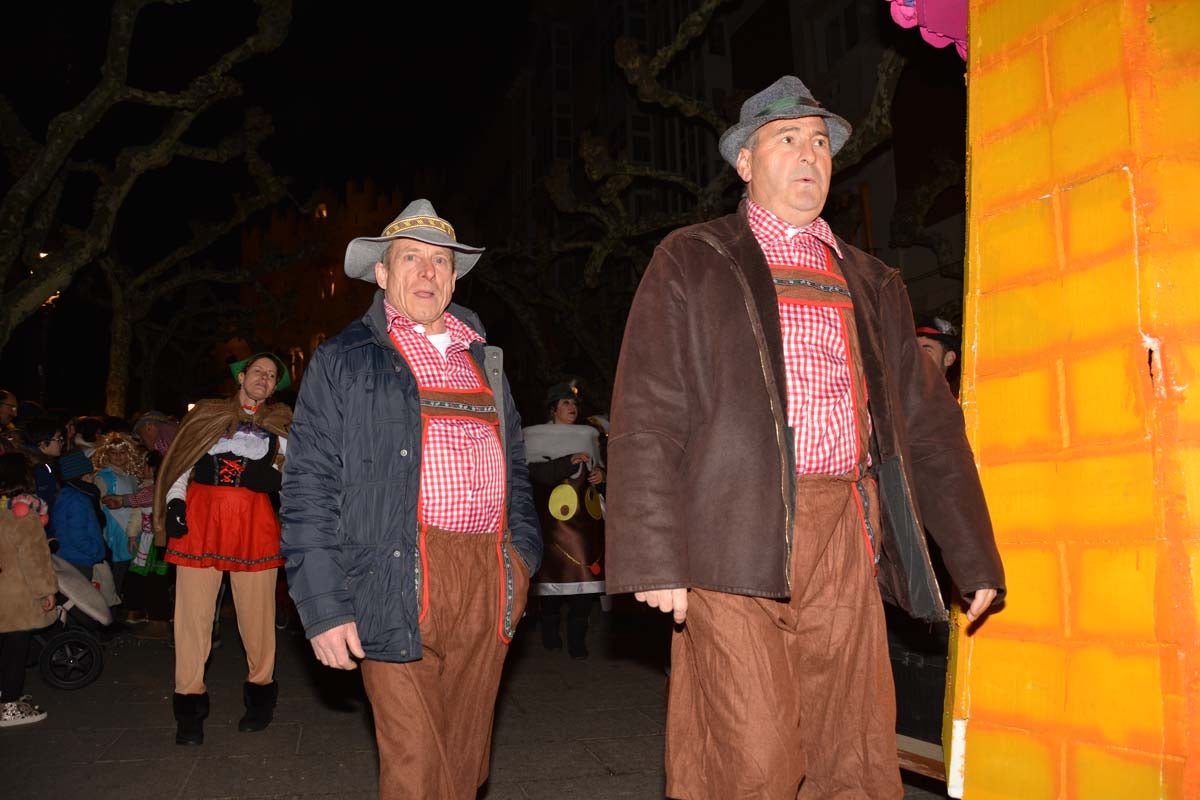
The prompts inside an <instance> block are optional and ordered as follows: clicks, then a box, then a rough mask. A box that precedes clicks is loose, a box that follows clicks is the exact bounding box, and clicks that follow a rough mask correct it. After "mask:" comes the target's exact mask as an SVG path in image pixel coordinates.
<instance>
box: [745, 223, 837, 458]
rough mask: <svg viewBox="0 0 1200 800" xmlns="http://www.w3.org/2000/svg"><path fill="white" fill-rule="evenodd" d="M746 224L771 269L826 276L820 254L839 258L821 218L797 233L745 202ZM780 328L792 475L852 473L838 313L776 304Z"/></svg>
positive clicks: (825, 264)
mask: <svg viewBox="0 0 1200 800" xmlns="http://www.w3.org/2000/svg"><path fill="white" fill-rule="evenodd" d="M746 219H747V220H748V221H749V223H750V230H751V231H753V232H754V238H755V239H757V240H758V245H759V247H761V248H762V251H763V255H764V256H766V259H767V264H768V265H770V267H771V268H772V269H796V268H805V269H813V270H821V271H824V272H827V271H829V262H828V258H829V254H828V251H827V250H826V246H828V247H829V248H831V249H832V250H833V251H834V252H836V253H837V254H838V255H839V256H841V255H842V251H841V248H839V247H838V244H837V239H836V238H834V235H833V231H832V230H831V229H830V228H829V223H827V222H826V221H825V220H823V219H821V218H820V217H817V218H816V219H815V220H813V221H812V222H811V223H809V224H808V225H807V226H805V227H804V228H797V227H796V226H794V225H789V224H788V223H786V222H784V221H783V220H781V219H780V218H779V217H777V216H775V215H774V214H772V213H771V212H770V211H767V210H766V209H765V208H763V207H762V206H760V205H758V204H757V203H755V202H754V201H753V200H747V201H746ZM779 322H780V326H781V327H782V329H783V360H784V367H785V369H786V371H787V421H788V425H790V426H791V427H792V430H793V432H794V434H795V439H796V440H795V446H796V473H797V474H800V475H803V474H816V475H841V474H843V473H846V472H850V471H852V470H854V469H855V468H856V467H857V466H858V464H857V458H858V431H857V429H856V425H855V415H856V409H855V406H854V392H853V373H852V371H851V369H850V359H849V356H848V353H849V348H848V346H847V342H846V334H845V331H844V330H843V328H842V318H841V312H840V311H839V310H838V309H836V308H821V307H817V306H809V305H803V304H800V303H790V302H780V303H779Z"/></svg>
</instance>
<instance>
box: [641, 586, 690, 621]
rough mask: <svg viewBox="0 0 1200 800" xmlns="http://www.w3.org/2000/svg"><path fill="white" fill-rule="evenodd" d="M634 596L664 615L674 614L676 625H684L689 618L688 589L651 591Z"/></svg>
mask: <svg viewBox="0 0 1200 800" xmlns="http://www.w3.org/2000/svg"><path fill="white" fill-rule="evenodd" d="M633 596H634V598H636V599H637V600H640V601H641V602H643V603H645V604H646V605H648V606H650V607H651V608H657V609H658V610H659V611H661V612H663V613H664V614H670V613H671V612H674V614H675V624H676V625H682V624H683V621H684V619H686V618H687V589H684V588H679V589H651V590H650V591H648V592H634V593H633Z"/></svg>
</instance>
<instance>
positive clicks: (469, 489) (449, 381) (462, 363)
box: [383, 302, 506, 533]
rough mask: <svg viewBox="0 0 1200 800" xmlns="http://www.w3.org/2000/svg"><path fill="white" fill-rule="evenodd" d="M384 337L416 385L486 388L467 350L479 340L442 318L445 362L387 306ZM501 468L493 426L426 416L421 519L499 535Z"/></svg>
mask: <svg viewBox="0 0 1200 800" xmlns="http://www.w3.org/2000/svg"><path fill="white" fill-rule="evenodd" d="M383 307H384V310H385V311H386V312H387V320H388V333H389V334H390V335H391V338H392V343H393V344H395V345H396V348H397V349H398V350H399V351H400V353H401V354H402V355H403V356H404V357H405V359H406V360H407V361H408V365H409V367H411V368H412V371H413V375H414V377H415V378H416V379H417V384H418V385H419V386H420V387H422V388H425V387H430V388H438V389H459V390H462V389H466V390H472V389H480V388H482V389H484V390H486V389H487V386H486V384H485V383H483V382H481V380H480V375H479V373H478V371H476V369H475V364H474V359H473V358H472V357H471V353H470V351H469V350H468V348H469V347H470V345H471V343H472V342H482V341H483V340H484V339H483V337H482V336H480V335H479V334H478V333H476V332H475V331H474V330H473V329H472V328H470V327H469V326H468V325H466V324H464V323H462V322H460V321H459V320H457V319H455V318H454V317H453V316H451V315H450V314H446V315H445V317H444V319H445V320H446V330H447V331H449V333H450V346H449V348H447V350H446V355H445V357H443V356H442V354H441V353H439V352H438V349H437V348H436V347H434V346H433V344H432V343H431V342H430V341H429V339H428V338H427V337H426V333H425V326H424V325H420V324H418V323H416V322H413V321H412V320H411V319H409V318H408V317H406V316H404V315H403V314H402V313H400V312H399V311H397V310H396V309H395V308H393V307H392V306H391V304H389V303H386V302H385V303H384V306H383ZM505 476H506V467H505V464H504V452H503V450H502V449H501V447H500V437H499V432H498V431H497V430H496V428H495V427H494V426H491V425H487V424H485V423H483V422H480V421H478V420H472V419H444V418H438V417H431V418H428V419H426V420H425V421H424V432H423V434H422V443H421V500H420V509H421V519H420V522H421V523H423V524H426V525H432V526H434V527H437V528H444V529H446V530H452V531H463V532H465V533H492V532H495V531H498V530H500V524H501V520H502V518H503V517H502V515H503V513H504V488H505Z"/></svg>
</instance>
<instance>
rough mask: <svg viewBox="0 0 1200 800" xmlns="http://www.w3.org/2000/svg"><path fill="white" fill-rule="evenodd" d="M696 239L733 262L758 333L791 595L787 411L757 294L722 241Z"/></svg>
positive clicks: (790, 517) (735, 274) (736, 276)
mask: <svg viewBox="0 0 1200 800" xmlns="http://www.w3.org/2000/svg"><path fill="white" fill-rule="evenodd" d="M696 238H698V239H699V240H700V241H702V242H704V243H705V244H707V245H708V246H709V247H711V248H712V249H713V250H716V251H717V253H719V254H720V255H721V256H723V257H724V258H725V259H726V260H727V261H728V262H729V264H730V268H731V270H732V271H733V275H734V277H735V278H736V279H737V282H738V286H739V287H740V288H741V290H742V301H743V303H744V305H745V307H746V316H748V317H749V318H750V328H751V330H752V331H753V332H754V338H755V340H756V342H757V344H758V365H759V368H760V369H761V370H762V374H763V382H764V383H765V384H766V386H767V399H768V401H770V403H771V415H772V416H773V417H774V418H775V444H776V445H777V446H778V447H779V465H780V470H779V473H780V475H779V493H780V495H781V497H782V499H783V521H784V527H783V543H784V552H785V554H786V556H787V557H786V559H785V560H784V562H783V576H784V581H785V582H786V585H787V588H788V592H789V593H790V592H791V590H792V570H791V564H792V537H791V532H792V503H791V498H789V497H788V475H787V470H788V458H787V444H786V443H785V442H784V439H783V431H784V428H785V427H786V426H785V425H784V424H783V422H782V420H783V412H782V411H781V410H780V409H779V404H778V402H777V401H776V398H777V396H778V394H779V389H778V387H776V386H775V377H774V375H772V373H771V368H770V365H769V364H768V363H767V360H766V358H767V341H766V336H765V335H764V334H763V330H762V322H761V321H760V320H759V318H758V317H757V316H756V315H755V314H754V309H753V303H754V298H753V295H751V294H750V287H749V285H748V284H747V283H746V276H745V275H744V274H742V271H741V268H740V267H739V266H738V263H737V261H735V260H734V258H733V256H732V255H730V253H729V251H728V250H726V249H725V247H724V246H723V245H722V244H721V243H720V242H717V241H714V240H712V239H709V238H708V237H706V236H704V235H703V234H696ZM772 387H775V391H774V392H772V391H771V388H772Z"/></svg>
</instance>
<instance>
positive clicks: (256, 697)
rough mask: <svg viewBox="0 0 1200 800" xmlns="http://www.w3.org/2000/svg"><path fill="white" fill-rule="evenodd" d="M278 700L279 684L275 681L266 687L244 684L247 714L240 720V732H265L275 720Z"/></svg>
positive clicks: (243, 695)
mask: <svg viewBox="0 0 1200 800" xmlns="http://www.w3.org/2000/svg"><path fill="white" fill-rule="evenodd" d="M278 699H279V684H278V683H276V682H275V681H271V682H270V683H268V684H265V685H264V684H259V683H243V684H242V702H244V703H245V704H246V713H245V714H243V715H242V718H241V719H240V720H238V730H239V731H241V732H242V733H253V732H254V731H261V730H265V729H266V727H267V726H268V725H270V724H271V720H272V719H274V718H275V701H276V700H278Z"/></svg>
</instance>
